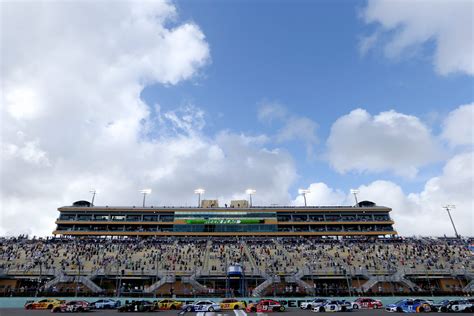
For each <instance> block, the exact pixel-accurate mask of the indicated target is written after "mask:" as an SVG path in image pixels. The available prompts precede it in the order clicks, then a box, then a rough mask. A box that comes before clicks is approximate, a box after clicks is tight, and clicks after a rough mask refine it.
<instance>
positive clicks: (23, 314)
mask: <svg viewBox="0 0 474 316" xmlns="http://www.w3.org/2000/svg"><path fill="white" fill-rule="evenodd" d="M67 314H75V315H88V314H90V315H94V316H112V315H129V316H132V315H133V316H138V315H153V314H159V315H163V316H172V315H173V316H176V315H186V316H188V315H189V316H247V315H248V316H267V315H268V316H270V315H275V316H277V315H281V316H300V315H302V316H309V315H317V314H326V313H313V312H310V311H305V310H301V309H298V308H289V309H287V310H286V311H285V312H282V313H246V312H244V311H221V312H214V313H211V312H206V313H204V312H200V313H179V312H177V311H159V312H150V313H118V312H117V311H116V310H106V311H92V312H89V313H81V314H80V313H67ZM437 314H438V313H437ZM463 314H464V315H468V314H466V313H442V314H441V313H440V314H438V315H443V316H445V315H463ZM29 315H32V316H44V315H51V312H50V311H49V310H44V311H31V310H25V309H23V308H4V309H0V316H29ZM337 315H338V316H380V315H384V316H389V315H399V314H398V313H389V312H386V311H385V310H383V309H379V310H358V311H354V312H347V313H337Z"/></svg>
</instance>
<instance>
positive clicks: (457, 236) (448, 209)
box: [443, 205, 460, 238]
mask: <svg viewBox="0 0 474 316" xmlns="http://www.w3.org/2000/svg"><path fill="white" fill-rule="evenodd" d="M443 208H444V209H445V210H446V211H447V212H448V215H449V219H450V220H451V224H452V225H453V228H454V234H455V235H456V238H459V237H460V236H459V234H458V231H457V229H456V225H454V221H453V218H452V216H451V210H452V209H455V208H456V205H446V206H443Z"/></svg>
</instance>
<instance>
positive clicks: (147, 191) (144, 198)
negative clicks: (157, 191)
mask: <svg viewBox="0 0 474 316" xmlns="http://www.w3.org/2000/svg"><path fill="white" fill-rule="evenodd" d="M140 193H141V194H143V207H145V202H146V196H147V194H150V193H151V189H143V190H140Z"/></svg>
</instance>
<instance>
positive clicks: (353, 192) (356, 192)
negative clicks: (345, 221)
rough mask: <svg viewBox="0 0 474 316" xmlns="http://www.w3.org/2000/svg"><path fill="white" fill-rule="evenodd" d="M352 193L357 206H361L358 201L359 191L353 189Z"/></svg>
mask: <svg viewBox="0 0 474 316" xmlns="http://www.w3.org/2000/svg"><path fill="white" fill-rule="evenodd" d="M351 193H352V194H353V195H354V199H355V202H356V205H358V204H359V201H358V200H357V194H358V193H359V190H354V189H352V190H351Z"/></svg>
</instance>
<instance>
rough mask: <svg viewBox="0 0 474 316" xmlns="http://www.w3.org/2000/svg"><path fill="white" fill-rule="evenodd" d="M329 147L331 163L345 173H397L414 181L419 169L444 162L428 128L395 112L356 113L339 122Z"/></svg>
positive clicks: (328, 143) (411, 117)
mask: <svg viewBox="0 0 474 316" xmlns="http://www.w3.org/2000/svg"><path fill="white" fill-rule="evenodd" d="M327 147H328V152H327V159H328V160H329V162H330V164H331V165H332V166H333V167H334V168H335V169H336V170H337V171H338V172H341V173H345V172H348V171H351V170H355V171H358V172H365V171H368V172H382V171H393V172H395V173H396V174H399V175H403V176H408V177H413V176H415V175H416V174H417V172H418V168H419V167H421V166H423V165H426V164H428V163H430V162H433V161H436V160H438V159H439V158H440V155H439V148H438V145H437V143H436V140H435V139H434V137H433V136H432V135H431V132H430V130H429V129H428V127H427V126H426V125H425V124H423V123H422V122H421V121H420V120H419V119H418V118H417V117H415V116H411V115H406V114H402V113H398V112H395V111H393V110H391V111H387V112H381V113H379V114H377V115H375V116H372V115H370V114H369V113H368V112H367V111H366V110H363V109H356V110H353V111H352V112H350V113H349V114H347V115H344V116H342V117H340V118H338V119H337V120H336V121H335V122H334V124H333V125H332V127H331V132H330V135H329V137H328V140H327Z"/></svg>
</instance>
